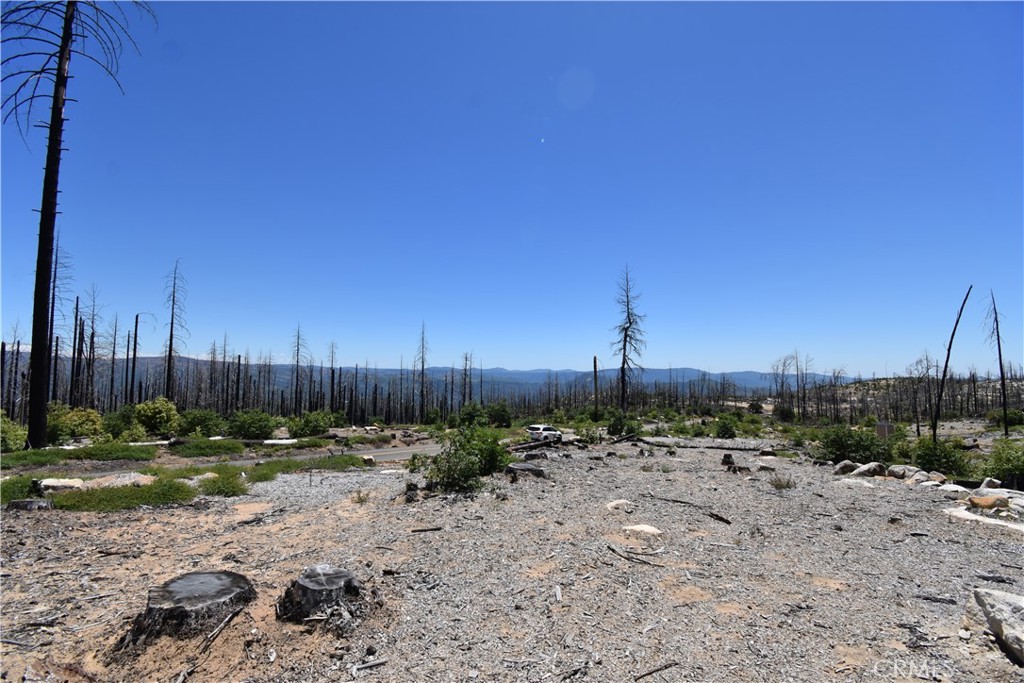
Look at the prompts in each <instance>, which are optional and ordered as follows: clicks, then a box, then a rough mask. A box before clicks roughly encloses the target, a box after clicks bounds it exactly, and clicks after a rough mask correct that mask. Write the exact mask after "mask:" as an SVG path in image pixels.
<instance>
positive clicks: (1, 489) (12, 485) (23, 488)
mask: <svg viewBox="0 0 1024 683" xmlns="http://www.w3.org/2000/svg"><path fill="white" fill-rule="evenodd" d="M32 479H33V477H32V476H31V475H27V474H23V475H20V476H17V477H8V478H7V479H4V480H3V481H0V505H7V503H10V502H11V501H12V500H21V499H22V498H28V497H29V488H30V487H31V485H32Z"/></svg>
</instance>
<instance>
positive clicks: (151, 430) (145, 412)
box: [135, 396, 178, 437]
mask: <svg viewBox="0 0 1024 683" xmlns="http://www.w3.org/2000/svg"><path fill="white" fill-rule="evenodd" d="M135 420H136V421H137V422H138V423H139V424H140V425H142V426H143V427H144V428H145V430H146V433H148V434H152V435H154V436H159V437H166V436H169V435H171V434H174V433H175V432H176V431H177V430H178V408H177V406H175V405H174V404H173V403H171V402H170V401H169V400H167V398H166V397H164V396H159V397H157V398H154V399H153V400H152V401H146V402H144V403H140V404H139V405H137V406H135Z"/></svg>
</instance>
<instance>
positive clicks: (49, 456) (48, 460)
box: [0, 450, 64, 469]
mask: <svg viewBox="0 0 1024 683" xmlns="http://www.w3.org/2000/svg"><path fill="white" fill-rule="evenodd" d="M63 459H64V451H58V450H46V451H40V450H35V451H14V452H13V453H4V454H3V456H2V457H0V469H10V468H12V467H23V466H26V465H28V466H31V467H46V466H47V465H56V464H57V463H59V462H61V461H62V460H63Z"/></svg>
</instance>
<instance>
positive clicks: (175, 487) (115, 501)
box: [53, 478, 196, 512]
mask: <svg viewBox="0 0 1024 683" xmlns="http://www.w3.org/2000/svg"><path fill="white" fill-rule="evenodd" d="M195 497H196V491H195V489H193V488H192V487H191V486H189V485H188V484H186V483H185V482H182V481H177V480H174V479H165V478H160V479H157V480H156V482H154V483H152V484H150V485H149V486H118V487H116V488H109V489H87V490H83V491H64V492H62V493H57V494H55V495H54V496H53V506H54V507H56V508H59V509H61V510H75V511H82V512H84V511H90V512H114V511H116V510H130V509H132V508H137V507H139V506H140V505H149V506H152V507H157V506H160V505H180V504H182V503H188V502H189V501H191V500H192V499H193V498H195Z"/></svg>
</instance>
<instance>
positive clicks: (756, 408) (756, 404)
mask: <svg viewBox="0 0 1024 683" xmlns="http://www.w3.org/2000/svg"><path fill="white" fill-rule="evenodd" d="M747 410H748V411H749V412H750V413H751V414H753V415H760V414H762V413H763V412H764V405H762V404H761V402H760V401H751V402H750V403H748V404H747Z"/></svg>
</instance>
